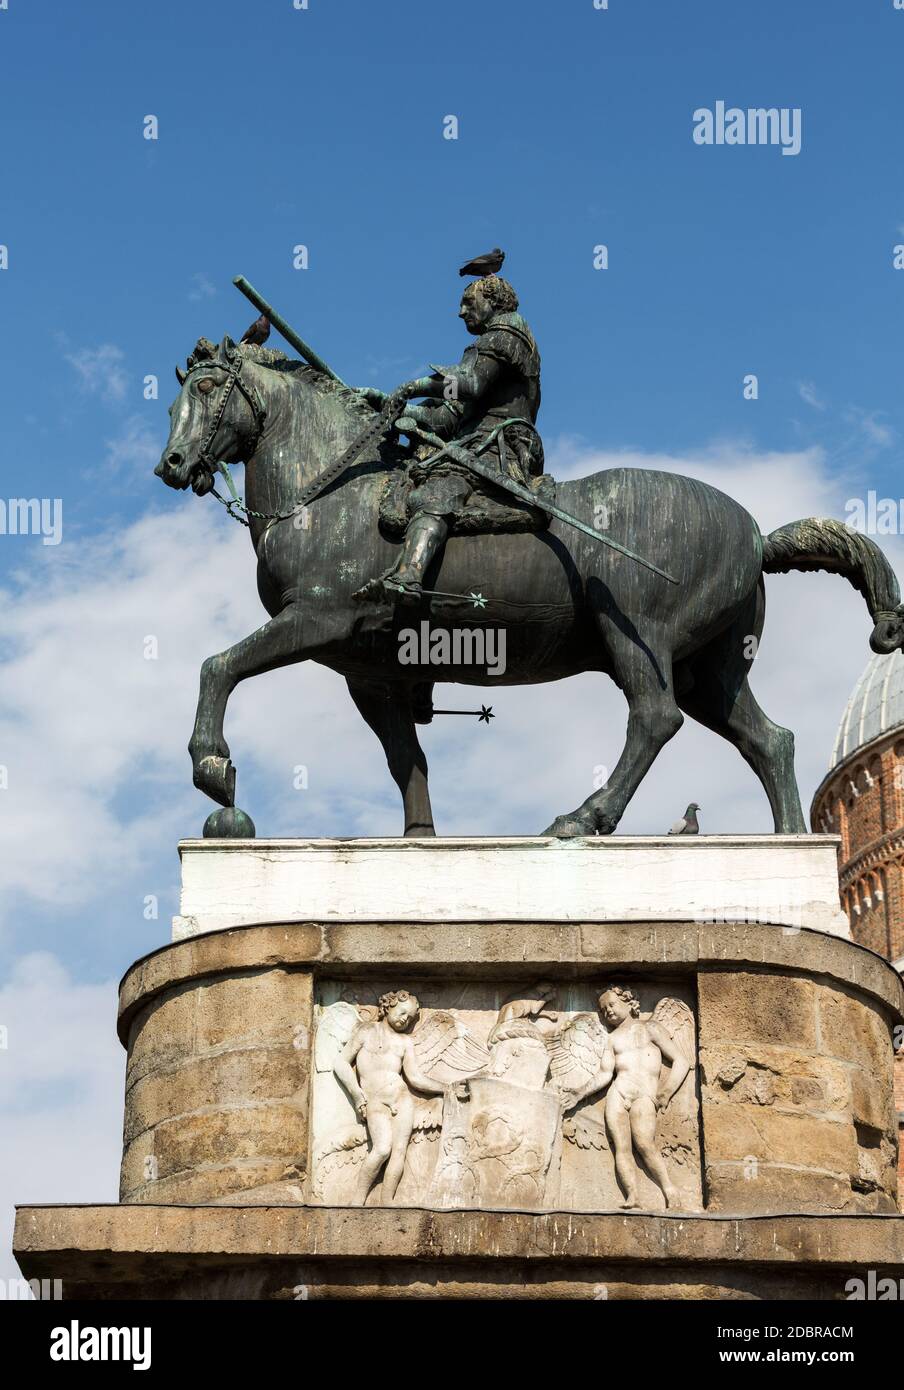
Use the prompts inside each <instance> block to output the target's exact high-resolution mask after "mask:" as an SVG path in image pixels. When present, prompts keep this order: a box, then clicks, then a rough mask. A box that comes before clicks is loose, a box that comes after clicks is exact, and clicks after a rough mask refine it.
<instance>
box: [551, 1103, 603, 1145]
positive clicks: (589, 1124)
mask: <svg viewBox="0 0 904 1390" xmlns="http://www.w3.org/2000/svg"><path fill="white" fill-rule="evenodd" d="M562 1138H563V1139H567V1140H568V1142H569V1143H570V1144H574V1146H575V1148H576V1149H596V1150H598V1152H600V1153H603V1152H605V1151H606V1150H607V1149H608V1148H609V1141H608V1139H607V1138H606V1128H605V1125H601V1124H600V1123H599V1121H598V1120H594V1119H593V1118H592V1117H591V1116H590V1115H587V1114H585V1113H584V1112H583V1111H578V1113H577V1114H576V1115H566V1116H565V1119H564V1120H563V1121H562Z"/></svg>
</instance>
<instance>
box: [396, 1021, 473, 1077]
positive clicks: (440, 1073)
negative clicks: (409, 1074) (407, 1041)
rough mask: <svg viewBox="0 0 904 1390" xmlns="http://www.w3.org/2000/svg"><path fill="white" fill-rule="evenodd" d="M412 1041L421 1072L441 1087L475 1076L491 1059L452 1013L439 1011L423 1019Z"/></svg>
mask: <svg viewBox="0 0 904 1390" xmlns="http://www.w3.org/2000/svg"><path fill="white" fill-rule="evenodd" d="M412 1042H413V1043H414V1051H415V1054H416V1056H417V1060H418V1065H419V1066H420V1068H421V1071H422V1072H424V1074H425V1075H426V1076H429V1077H430V1079H431V1081H436V1082H437V1083H438V1084H439V1085H440V1086H450V1085H452V1084H453V1083H454V1082H456V1081H464V1079H465V1078H466V1077H469V1076H475V1075H476V1073H477V1072H479V1071H482V1070H483V1068H484V1067H485V1066H486V1065H487V1063H488V1062H489V1060H490V1054H489V1052H488V1051H487V1049H486V1048H485V1047H484V1045H483V1043H482V1042H479V1041H478V1039H477V1038H475V1037H474V1035H473V1033H469V1032H468V1030H467V1028H466V1027H465V1025H464V1024H463V1023H461V1022H460V1021H459V1020H458V1019H457V1018H455V1017H453V1015H452V1014H449V1013H444V1012H443V1011H441V1010H440V1011H437V1012H436V1013H433V1014H430V1016H429V1017H427V1018H422V1020H421V1022H420V1023H419V1024H418V1026H417V1027H416V1028H415V1030H414V1033H413V1034H412Z"/></svg>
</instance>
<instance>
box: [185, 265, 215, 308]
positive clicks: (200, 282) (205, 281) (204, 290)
mask: <svg viewBox="0 0 904 1390" xmlns="http://www.w3.org/2000/svg"><path fill="white" fill-rule="evenodd" d="M191 280H192V288H191V289H190V290H189V292H188V297H189V299H191V300H193V301H195V302H196V303H197V302H198V301H200V300H202V299H215V298H216V293H217V287H216V285H215V284H214V283H213V281H212V280H211V278H210V276H209V275H205V274H204V271H203V270H198V271H196V272H195V274H194V275H193V276H192V277H191Z"/></svg>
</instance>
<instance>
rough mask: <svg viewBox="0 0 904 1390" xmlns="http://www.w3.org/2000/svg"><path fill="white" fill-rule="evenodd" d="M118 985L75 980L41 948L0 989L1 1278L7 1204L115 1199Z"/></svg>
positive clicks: (5, 1267)
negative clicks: (0, 1038) (2, 1037)
mask: <svg viewBox="0 0 904 1390" xmlns="http://www.w3.org/2000/svg"><path fill="white" fill-rule="evenodd" d="M115 1019H116V986H115V984H114V982H113V981H112V980H109V981H105V982H104V983H102V984H79V983H77V982H76V981H74V980H73V979H72V978H71V976H70V974H69V973H68V971H67V970H66V969H65V968H64V967H63V966H62V965H61V963H60V961H59V960H58V959H57V958H56V957H55V956H53V955H51V954H49V953H45V952H35V953H32V954H29V955H27V956H23V957H21V958H20V959H19V960H18V961H17V962H16V964H15V966H14V968H13V970H12V972H11V974H10V975H9V977H8V979H7V980H6V982H5V983H4V985H3V988H2V989H0V1024H3V1025H4V1026H5V1027H6V1029H7V1031H8V1038H7V1046H6V1048H5V1049H3V1050H0V1116H2V1120H0V1123H2V1130H3V1143H2V1145H0V1278H13V1277H21V1276H20V1273H19V1270H18V1268H17V1266H16V1264H15V1261H14V1260H13V1257H12V1253H11V1244H12V1225H13V1204H14V1203H24V1202H91V1201H100V1202H110V1201H115V1200H116V1194H117V1189H118V1169H119V1154H120V1139H121V1134H122V1102H123V1091H124V1076H125V1053H124V1052H123V1049H122V1047H121V1045H120V1043H119V1040H118V1039H117V1037H116V1031H115Z"/></svg>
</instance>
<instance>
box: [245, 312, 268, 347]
mask: <svg viewBox="0 0 904 1390" xmlns="http://www.w3.org/2000/svg"><path fill="white" fill-rule="evenodd" d="M269 336H270V320H269V319H268V318H267V315H266V314H261V316H260V318H257V319H255V320H254V323H253V324H252V325H251V327H250V328H246V329H245V332H244V333H243V334H242V342H243V343H251V344H253V346H254V347H263V345H264V343H265V342H266V341H267V339H268V338H269Z"/></svg>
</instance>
